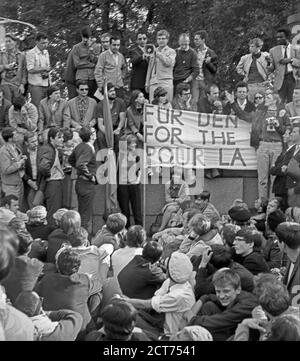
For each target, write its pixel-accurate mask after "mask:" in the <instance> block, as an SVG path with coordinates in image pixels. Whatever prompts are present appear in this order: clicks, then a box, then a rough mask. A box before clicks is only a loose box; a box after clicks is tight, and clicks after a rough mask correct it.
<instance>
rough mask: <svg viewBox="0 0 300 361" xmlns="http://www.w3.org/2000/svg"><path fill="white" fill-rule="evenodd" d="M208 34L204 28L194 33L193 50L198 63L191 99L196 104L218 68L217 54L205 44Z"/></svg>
mask: <svg viewBox="0 0 300 361" xmlns="http://www.w3.org/2000/svg"><path fill="white" fill-rule="evenodd" d="M207 38H208V34H207V32H206V31H205V30H200V31H197V32H196V33H195V34H194V43H195V50H196V53H197V58H198V64H199V71H200V72H199V75H198V76H197V77H196V79H194V80H193V83H192V94H193V96H192V97H193V101H194V103H195V104H197V102H198V100H199V96H201V95H204V90H205V87H206V86H207V85H208V84H211V83H212V82H213V79H214V76H215V74H216V72H217V69H218V57H217V54H216V53H215V52H214V51H213V50H212V49H210V48H209V47H207V46H206V40H207Z"/></svg>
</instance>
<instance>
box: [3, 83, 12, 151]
mask: <svg viewBox="0 0 300 361" xmlns="http://www.w3.org/2000/svg"><path fill="white" fill-rule="evenodd" d="M10 107H11V103H10V101H8V100H7V99H5V98H4V92H3V89H2V88H0V131H1V130H2V129H3V128H5V127H6V126H8V124H9V120H8V109H9V108H10ZM0 144H1V143H0Z"/></svg>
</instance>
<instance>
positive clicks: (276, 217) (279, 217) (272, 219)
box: [267, 209, 285, 232]
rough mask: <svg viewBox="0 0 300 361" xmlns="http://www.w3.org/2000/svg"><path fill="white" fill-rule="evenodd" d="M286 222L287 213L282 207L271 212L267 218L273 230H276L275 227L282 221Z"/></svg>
mask: <svg viewBox="0 0 300 361" xmlns="http://www.w3.org/2000/svg"><path fill="white" fill-rule="evenodd" d="M283 222H285V215H284V213H283V212H282V211H281V210H280V209H276V211H274V212H271V213H270V214H269V215H268V218H267V224H268V226H269V228H270V230H271V231H273V232H275V229H276V228H277V226H278V225H279V224H280V223H283Z"/></svg>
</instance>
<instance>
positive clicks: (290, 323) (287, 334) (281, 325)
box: [267, 315, 300, 341]
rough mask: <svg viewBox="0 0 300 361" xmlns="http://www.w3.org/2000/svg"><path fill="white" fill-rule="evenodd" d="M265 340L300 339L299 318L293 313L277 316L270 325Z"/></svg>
mask: <svg viewBox="0 0 300 361" xmlns="http://www.w3.org/2000/svg"><path fill="white" fill-rule="evenodd" d="M267 341H300V320H299V318H298V317H296V316H294V315H283V316H280V317H278V318H277V319H276V320H275V321H274V322H272V325H271V336H270V337H269V338H268V339H267Z"/></svg>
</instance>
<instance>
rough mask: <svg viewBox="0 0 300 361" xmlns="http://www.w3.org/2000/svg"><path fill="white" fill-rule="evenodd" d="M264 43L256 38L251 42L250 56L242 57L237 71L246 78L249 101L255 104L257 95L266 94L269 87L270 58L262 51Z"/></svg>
mask: <svg viewBox="0 0 300 361" xmlns="http://www.w3.org/2000/svg"><path fill="white" fill-rule="evenodd" d="M263 44H264V43H263V41H262V40H261V39H259V38H254V39H251V40H250V41H249V51H250V54H246V55H244V56H242V57H241V59H240V61H239V63H238V65H237V67H236V71H237V73H238V74H240V75H242V76H243V77H244V79H243V81H244V82H246V83H247V84H248V91H249V93H248V99H249V100H250V101H251V102H253V101H254V95H255V94H256V93H264V92H265V90H266V86H267V85H268V74H269V71H268V65H269V64H270V61H271V59H270V56H269V54H268V53H266V52H263V51H261V48H262V46H263Z"/></svg>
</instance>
